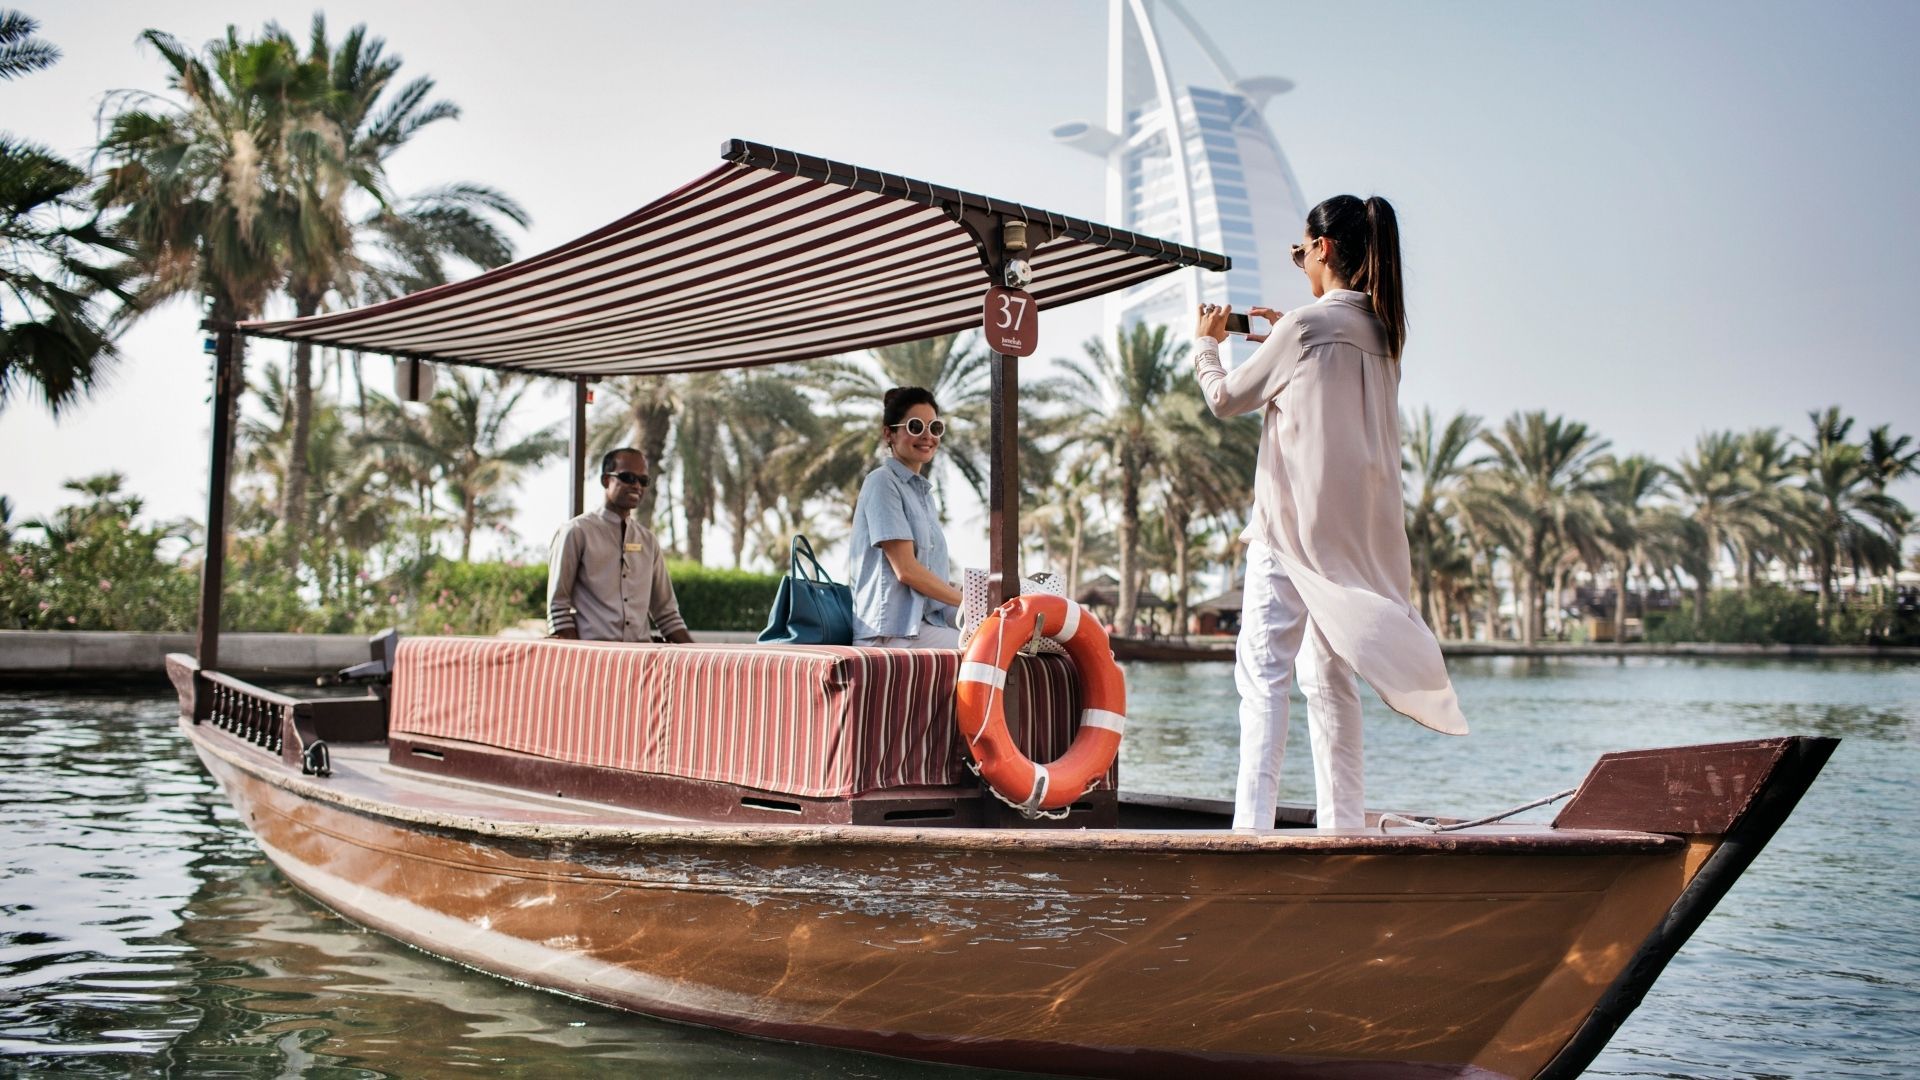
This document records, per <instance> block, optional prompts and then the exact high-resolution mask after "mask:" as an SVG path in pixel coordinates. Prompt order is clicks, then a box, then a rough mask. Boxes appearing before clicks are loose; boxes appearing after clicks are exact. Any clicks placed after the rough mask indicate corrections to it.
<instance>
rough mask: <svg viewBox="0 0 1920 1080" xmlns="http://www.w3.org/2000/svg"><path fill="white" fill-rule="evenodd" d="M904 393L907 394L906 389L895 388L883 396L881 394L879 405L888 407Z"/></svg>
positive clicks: (902, 387) (901, 387)
mask: <svg viewBox="0 0 1920 1080" xmlns="http://www.w3.org/2000/svg"><path fill="white" fill-rule="evenodd" d="M906 392H907V388H906V387H904V386H896V387H894V388H893V389H891V390H889V391H887V392H886V393H885V394H882V395H881V396H880V404H881V405H883V406H890V405H892V404H893V403H894V401H895V400H897V399H898V398H899V397H900V395H901V394H904V393H906Z"/></svg>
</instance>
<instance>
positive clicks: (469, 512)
mask: <svg viewBox="0 0 1920 1080" xmlns="http://www.w3.org/2000/svg"><path fill="white" fill-rule="evenodd" d="M476 510H477V507H476V505H475V503H474V500H472V499H468V500H467V503H466V505H465V506H463V507H461V508H460V561H461V562H463V563H464V562H469V561H471V560H472V558H473V519H474V516H475V512H476Z"/></svg>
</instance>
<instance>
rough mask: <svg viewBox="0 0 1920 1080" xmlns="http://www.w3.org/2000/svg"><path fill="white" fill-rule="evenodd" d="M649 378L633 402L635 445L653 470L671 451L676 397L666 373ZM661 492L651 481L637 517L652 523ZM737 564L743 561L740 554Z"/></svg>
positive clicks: (642, 498)
mask: <svg viewBox="0 0 1920 1080" xmlns="http://www.w3.org/2000/svg"><path fill="white" fill-rule="evenodd" d="M642 378H643V379H645V380H646V389H647V392H646V393H644V394H637V395H635V397H634V402H633V435H634V449H635V450H638V451H640V452H641V453H642V454H645V455H646V457H647V468H648V469H649V470H654V469H658V468H660V467H661V462H662V461H664V460H665V458H666V454H667V434H668V432H670V431H671V430H672V428H673V398H672V396H671V389H672V387H671V384H669V383H668V382H667V376H665V375H653V376H642ZM657 499H658V496H657V494H656V493H655V491H654V489H653V487H652V486H651V485H649V486H648V487H647V489H646V490H645V491H642V492H641V493H640V505H639V506H638V507H637V508H635V510H634V511H633V520H635V521H638V522H641V523H642V524H645V525H648V526H649V527H651V525H652V524H653V508H654V504H655V502H656V501H657ZM734 565H735V566H736V567H737V566H739V565H740V560H739V557H738V555H736V556H735V558H734Z"/></svg>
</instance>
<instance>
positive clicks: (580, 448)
mask: <svg viewBox="0 0 1920 1080" xmlns="http://www.w3.org/2000/svg"><path fill="white" fill-rule="evenodd" d="M590 396H592V391H590V390H588V389H587V380H586V378H584V377H579V378H575V379H574V380H573V430H572V434H571V437H570V438H569V439H568V447H569V449H570V450H571V451H572V454H573V476H572V479H571V480H570V481H569V482H568V484H567V516H568V517H569V518H577V517H579V516H580V515H581V514H584V513H586V512H587V398H588V397H590Z"/></svg>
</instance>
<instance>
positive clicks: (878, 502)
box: [848, 457, 954, 641]
mask: <svg viewBox="0 0 1920 1080" xmlns="http://www.w3.org/2000/svg"><path fill="white" fill-rule="evenodd" d="M888 540H911V541H913V555H914V558H916V559H919V560H920V565H921V566H924V567H926V568H927V569H928V570H930V571H932V572H933V574H934V575H935V576H936V577H939V578H940V579H941V580H943V581H944V580H946V578H947V537H946V534H945V533H943V532H941V531H940V513H939V510H938V509H937V508H936V507H935V506H934V504H933V485H932V484H930V483H928V482H927V478H926V477H924V476H921V475H919V474H917V473H915V472H914V471H913V470H912V469H909V468H907V467H906V466H905V465H902V464H900V462H899V461H898V460H897V459H895V458H893V457H888V458H887V461H886V464H884V465H882V466H880V467H879V468H877V469H875V470H873V471H872V472H870V473H868V474H867V479H866V482H865V483H863V484H861V485H860V499H859V501H858V502H856V503H854V505H853V541H852V544H851V545H850V546H851V548H852V560H853V565H852V567H851V568H850V570H849V574H848V576H849V578H850V579H851V580H852V581H853V639H854V640H855V641H859V640H861V639H863V638H875V637H919V636H920V627H921V625H922V624H924V623H932V624H933V625H935V626H952V625H954V622H953V606H952V605H951V604H943V603H941V602H939V601H938V600H931V599H928V598H927V597H925V596H923V595H921V594H920V593H917V592H914V591H913V590H912V589H910V588H908V587H907V586H905V585H903V584H901V582H900V579H899V577H897V576H895V574H894V572H893V566H892V564H890V563H888V562H887V554H886V552H884V551H881V550H880V545H881V544H882V543H885V542H886V541H888Z"/></svg>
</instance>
